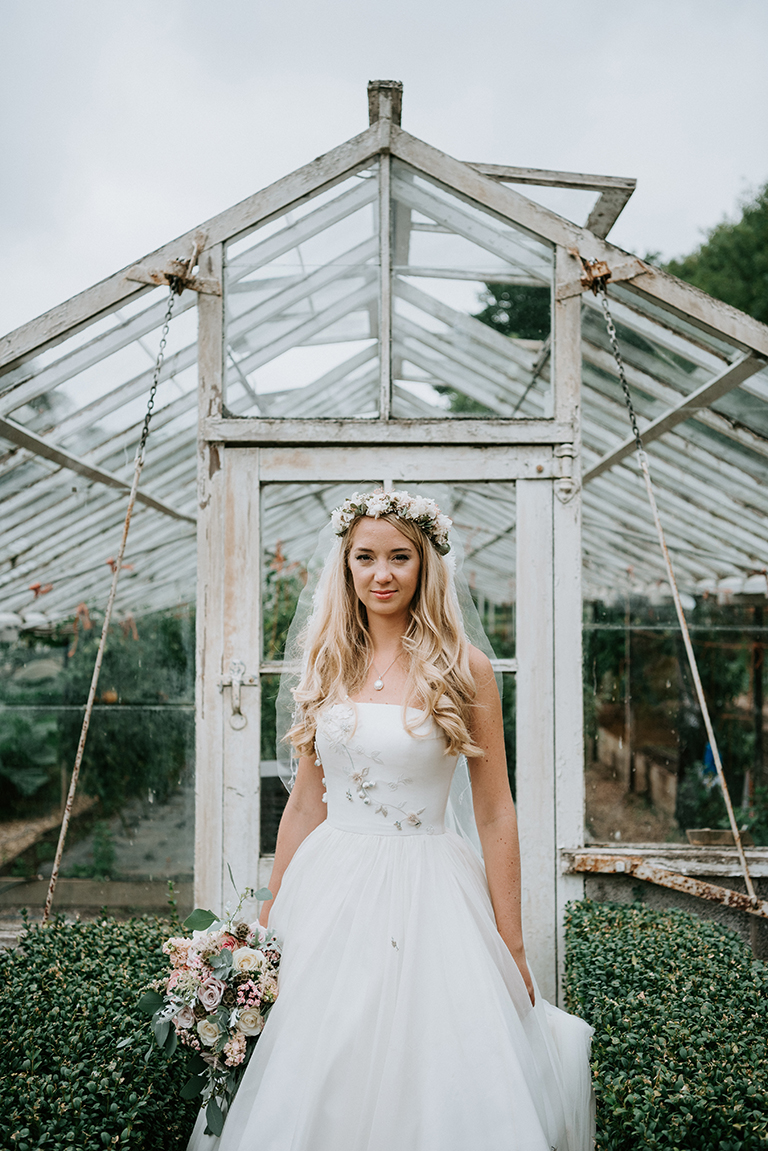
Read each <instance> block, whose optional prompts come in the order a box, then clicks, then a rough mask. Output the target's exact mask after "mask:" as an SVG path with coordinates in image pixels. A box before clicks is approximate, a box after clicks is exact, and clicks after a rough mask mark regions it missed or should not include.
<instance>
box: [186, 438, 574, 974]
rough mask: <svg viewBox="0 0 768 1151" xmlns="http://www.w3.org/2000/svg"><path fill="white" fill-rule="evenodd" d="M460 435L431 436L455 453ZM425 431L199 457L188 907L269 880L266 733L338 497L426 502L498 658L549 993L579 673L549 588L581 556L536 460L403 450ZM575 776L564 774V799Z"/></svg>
mask: <svg viewBox="0 0 768 1151" xmlns="http://www.w3.org/2000/svg"><path fill="white" fill-rule="evenodd" d="M460 428H461V425H458V424H454V425H451V427H450V428H449V429H443V430H442V431H443V434H445V432H446V431H449V432H453V438H454V439H458V438H459V437H458V436H457V435H456V433H457V432H460ZM426 432H427V429H425V428H421V429H419V428H418V427H416V428H414V427H413V426H412V425H411V427H409V428H408V429H403V430H401V432H400V437H401V438H402V439H410V440H411V442H410V443H408V442H401V443H400V444H393V443H392V442H391V441H392V438H393V437H394V435H395V434H397V433H396V432H395V430H394V429H389V431H386V430H385V431H383V432H380V433H379V439H384V438H385V436H386V437H387V439H388V441H389V442H387V443H386V444H384V443H381V442H376V439H377V437H376V435H375V434H373V433H374V428H373V427H371V429H370V431H369V436H370V438H371V440H372V442H371V443H370V444H369V445H368V446H366V447H360V446H354V445H351V444H349V445H344V444H341V445H340V444H338V443H337V444H334V445H329V444H325V445H322V444H321V445H317V444H314V445H311V446H310V445H304V446H301V447H297V446H296V445H293V444H290V445H286V446H279V445H277V444H274V443H273V444H271V445H265V446H263V447H253V446H240V445H238V444H233V443H224V442H220V443H209V444H208V445H207V451H208V453H209V467H208V468H207V474H208V503H207V506H206V516H205V525H206V526H205V530H204V532H203V533H202V534H201V555H200V598H199V608H198V610H199V612H200V613H201V619H200V621H199V633H198V634H199V637H200V643H201V650H200V653H199V654H200V677H199V698H198V704H199V712H198V715H199V728H198V731H199V736H198V765H199V766H198V790H197V857H196V858H197V862H196V900H197V903H198V904H203V905H206V906H212V907H219V906H221V905H222V903H223V902H226V900H227V899H231V898H232V897H233V896H234V894H235V892H234V889H233V888H232V885H231V881H230V878H229V869H230V868H231V870H232V874H233V876H234V879H235V883H236V884H237V886H238V887H240V888H242V887H245V886H246V885H248V886H254V887H256V886H258V885H259V884H263V883H265V882H266V881H267V880H268V877H269V869H270V866H271V858H270V856H271V852H272V851H273V850H274V832H275V828H276V822H277V818H278V817H279V811H280V808H281V806H282V802H281V798H280V797H281V794H282V785H281V784H280V783H279V780H278V778H277V763H276V759H277V757H278V756H280V755H285V752H281V751H280V750H279V749H278V750H277V752H276V751H275V744H274V726H273V725H274V698H275V693H276V685H277V682H278V677H279V675H280V673H281V671H282V670H283V664H282V662H281V661H282V654H283V651H282V640H283V638H284V635H285V629H286V626H287V623H288V622H289V620H290V616H291V614H292V611H293V605H294V604H295V600H296V596H297V594H298V591H299V590H300V587H301V586H302V582H303V574H304V572H305V571H306V568H307V566H308V564H309V562H310V560H311V558H312V553H313V551H314V547H315V542H316V539H317V534H318V532H319V530H320V529H321V528H322V527H323V526H324V525H325V524H326V523H327V519H328V515H329V513H330V510H331V509H332V508H333V507H334V506H335V505H336V504H338V503H339V502H340V501H341V500H342V499H343V498H344V496H345V495H347V494H349V493H350V492H351V491H354V490H370V488H372V487H374V486H377V485H383V486H385V487H387V488H389V487H392V486H395V487H401V486H403V487H407V488H408V490H410V491H411V492H424V493H429V494H431V495H433V496H435V498H437V499H438V501H439V503H440V505H441V507H443V508H445V510H446V511H447V513H448V514H449V515H451V516H452V518H453V519H454V522H455V524H456V528H457V530H458V532H459V533H460V534H461V536H462V542H463V544H464V548H465V552H466V560H465V572H466V574H467V577H468V579H469V581H470V585H471V586H472V588H473V592H474V594H475V595H476V599H477V604H478V608H479V610H480V613H481V615H482V617H483V622H484V624H485V626H486V629H487V631H488V633H489V635H490V637H491V640H492V643H493V644H494V648H495V650H496V652H497V659H496V661H495V665H496V668H497V670H498V671H499V672H501V674H502V677H503V681H504V696H505V716H506V719H507V737H508V753H509V758H510V761H511V763H512V765H513V766H514V764H515V763H516V765H517V770H516V778H513V784H516V791H517V804H518V811H519V818H520V824H521V838H522V849H523V856H524V870H525V876H526V879H525V892H526V908H525V916H526V935H527V940H528V948H529V951H530V954H531V957H532V961H533V962H535V964H536V968H537V971H538V972H539V978H540V980H541V983H542V986H543V988H545V993H546V994H550V995H552V994H554V993H555V970H556V968H555V963H556V947H557V941H556V933H555V929H554V924H555V923H556V920H557V905H558V902H559V903H562V902H563V901H564V900H565V899H566V898H569V897H572V895H573V894H578V892H577V891H573V892H570V894H569V888H568V886H567V885H568V883H569V880H568V878H567V877H560V876H558V874H557V866H556V847H557V839H558V838H559V837H558V819H557V813H558V809H562V811H563V816H562V818H565V819H567V818H569V812H568V807H569V806H570V807H571V808H573V807H575V809H576V814H577V818H578V819H580V818H581V802H580V799H579V797H578V796H574V797H571V799H570V804H569V803H568V802H567V799H566V797H567V787H568V783H567V777H568V776H569V774H570V773H567V772H564V771H563V770H562V767H563V765H564V764H565V761H566V758H567V757H568V756H571V757H573V758H574V759H575V761H576V763H575V764H574V766H578V764H580V758H579V756H580V747H579V745H578V740H579V739H580V735H579V731H580V728H579V724H578V716H579V715H580V710H579V705H580V681H579V668H578V642H577V640H576V652H577V658H576V660H574V657H573V652H572V651H569V650H568V643H569V642H574V639H573V632H574V631H575V634H576V637H578V628H579V623H580V616H579V610H578V579H577V578H575V577H574V578H569V576H568V574H567V573H566V574H564V577H563V578H561V579H560V580H559V581H558V580H557V579H556V578H555V568H556V565H557V563H558V552H559V551H562V550H563V549H565V550H567V551H569V552H572V549H574V548H576V549H578V524H577V516H576V514H575V512H574V509H573V506H572V505H569V504H563V503H561V502H560V501H559V500H558V499H557V498H556V497H555V492H554V482H555V480H554V477H553V473H554V471H555V467H556V457H555V456H554V453H553V447H552V445H551V444H540V445H530V444H527V445H523V444H516V445H511V444H507V445H490V446H484V447H476V446H473V445H470V444H461V443H456V442H454V443H453V444H444V443H443V444H440V445H427V446H424V445H423V444H418V443H413V440H414V439H418V438H419V437H424V435H425V433H426ZM354 434H355V435H359V428H358V429H355V431H354ZM577 558H578V551H577V550H576V555H575V556H574V555H569V556H568V557H566V556H562V557H560V562H561V564H562V566H563V568H564V571H565V569H568V571H569V572H570V573H571V576H572V574H573V573H576V572H578V563H577ZM558 618H559V619H560V621H561V625H560V627H559V630H557V640H556V621H557V619H558ZM574 664H575V666H574ZM558 715H559V724H560V732H559V734H558V732H557V726H558ZM558 759H559V760H560V765H559V766H560V769H561V770H560V773H559V774H560V787H559V789H558V787H556V761H557V760H558ZM580 778H581V774H580V772H579V771H577V772H575V773H574V780H575V786H576V787H578V781H579V780H580ZM283 799H284V795H283ZM571 814H572V812H571ZM561 842H562V840H561ZM260 864H261V866H260ZM576 883H578V880H577V881H576ZM572 886H573V884H572Z"/></svg>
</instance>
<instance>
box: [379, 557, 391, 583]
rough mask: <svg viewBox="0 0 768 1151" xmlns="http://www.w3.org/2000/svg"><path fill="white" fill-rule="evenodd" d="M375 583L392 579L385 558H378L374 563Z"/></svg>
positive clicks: (387, 581)
mask: <svg viewBox="0 0 768 1151" xmlns="http://www.w3.org/2000/svg"><path fill="white" fill-rule="evenodd" d="M375 575H376V583H389V581H390V580H391V579H392V571H391V569H390V566H389V564H388V562H387V561H386V560H379V562H378V563H377V564H376V571H375Z"/></svg>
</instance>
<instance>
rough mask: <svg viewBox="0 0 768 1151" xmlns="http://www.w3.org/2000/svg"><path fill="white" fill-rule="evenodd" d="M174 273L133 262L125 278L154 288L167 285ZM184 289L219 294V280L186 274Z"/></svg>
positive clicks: (173, 262) (173, 263) (212, 294)
mask: <svg viewBox="0 0 768 1151" xmlns="http://www.w3.org/2000/svg"><path fill="white" fill-rule="evenodd" d="M177 263H178V260H174V261H172V265H175V264H177ZM174 275H175V273H174V272H173V271H164V270H163V269H162V268H150V267H147V266H145V265H144V264H134V266H133V267H132V268H129V269H128V271H127V272H126V273H125V278H126V280H132V281H134V282H135V283H137V284H151V285H152V286H153V287H155V288H159V287H168V285H169V284H170V282H171V279H172V278H173V276H174ZM184 290H185V291H187V290H189V291H191V292H203V293H205V294H206V295H209V296H220V295H221V280H214V279H212V278H211V277H210V276H188V277H187V279H186V280H185V282H184Z"/></svg>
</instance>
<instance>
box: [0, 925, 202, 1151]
mask: <svg viewBox="0 0 768 1151" xmlns="http://www.w3.org/2000/svg"><path fill="white" fill-rule="evenodd" d="M169 934H171V931H170V925H169V924H168V923H164V922H162V921H161V920H158V919H153V918H143V919H134V920H131V921H130V922H129V923H118V922H117V921H115V920H113V919H105V920H103V921H101V922H99V923H71V924H65V923H63V922H61V921H58V920H57V921H55V922H53V923H51V924H49V925H48V926H47V927H45V928H41V927H39V926H37V925H35V926H32V927H31V928H30V929H29V930H28V931H27V934H26V935H25V936H24V938H23V940H22V946H21V948H20V949H19V950H17V951H13V952H6V953H4V954H2V955H0V981H2V986H3V994H2V996H0V1021H1V1024H0V1030H1V1032H2V1035H3V1043H2V1045H0V1147H2V1148H3V1151H5V1149H6V1148H7V1149H14V1151H32V1148H38V1147H42V1148H45V1149H46V1151H70V1149H71V1151H97V1149H98V1151H103V1149H104V1147H108V1146H117V1147H131V1148H141V1149H142V1151H155V1149H156V1151H161V1149H162V1151H174V1149H175V1148H179V1151H182V1149H183V1148H184V1147H185V1146H186V1142H187V1139H188V1138H189V1133H190V1130H191V1128H192V1124H193V1122H194V1118H195V1114H196V1112H197V1104H195V1103H186V1102H184V1101H183V1100H182V1099H181V1098H180V1095H179V1092H180V1089H181V1087H182V1086H183V1084H184V1082H185V1081H186V1078H187V1076H186V1073H185V1070H184V1066H183V1064H184V1061H183V1060H181V1059H171V1060H170V1061H169V1060H167V1059H166V1057H165V1055H164V1054H163V1053H162V1052H161V1051H160V1050H159V1048H157V1047H156V1045H155V1044H154V1041H153V1040H152V1037H151V1033H150V1029H149V1027H148V1024H147V1018H146V1016H145V1015H144V1014H143V1013H142V1012H140V1011H139V1010H138V1009H137V1007H136V1003H137V1000H138V998H139V995H140V993H141V990H142V988H143V987H144V986H145V985H146V984H147V983H148V982H149V981H151V980H153V979H156V978H158V976H159V975H160V974H161V973H162V972H163V971H164V970H166V969H167V966H168V960H167V958H166V956H165V955H163V954H162V952H161V950H160V947H161V944H162V942H163V940H164V939H165V938H167V937H168V935H169ZM123 1041H124V1042H125V1046H123V1047H120V1048H118V1043H120V1042H123ZM150 1044H151V1053H150V1054H149V1056H148V1058H145V1056H146V1055H147V1051H148V1050H150Z"/></svg>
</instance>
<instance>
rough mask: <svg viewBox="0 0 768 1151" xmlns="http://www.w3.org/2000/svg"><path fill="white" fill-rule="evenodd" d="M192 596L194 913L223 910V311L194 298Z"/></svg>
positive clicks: (208, 265)
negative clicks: (218, 422) (217, 436)
mask: <svg viewBox="0 0 768 1151" xmlns="http://www.w3.org/2000/svg"><path fill="white" fill-rule="evenodd" d="M222 262H223V248H222V245H221V244H217V245H215V246H214V247H211V248H209V249H208V250H207V251H206V252H204V253H203V255H202V257H201V271H202V272H203V273H204V274H206V275H212V276H220V275H221V273H222ZM198 345H199V354H198V373H199V383H198V396H199V407H198V441H197V452H198V456H197V463H198V472H197V475H198V491H197V499H198V513H197V514H198V529H197V544H198V548H197V557H198V584H197V586H198V592H197V615H196V628H197V637H196V646H197V653H196V678H195V714H196V724H195V744H196V763H195V906H196V907H210V908H212V909H215V910H216V911H219V909H221V908H222V906H223V894H224V892H223V882H222V860H223V857H224V840H223V822H224V816H223V802H224V799H223V786H224V772H223V764H222V758H223V751H224V732H223V708H222V698H221V695H220V693H219V691H218V688H217V680H218V678H219V677H220V676H221V674H222V671H223V667H222V647H223V642H224V618H223V598H224V593H223V587H222V581H223V578H224V565H223V563H222V562H221V557H222V555H223V552H224V539H225V530H224V473H223V464H224V448H223V446H222V445H221V444H211V443H209V442H208V441H207V440H206V439H205V437H204V436H203V434H202V429H203V427H204V424H205V421H206V420H207V419H210V418H212V417H213V418H215V417H219V416H220V415H221V410H222V395H223V364H224V308H223V301H222V299H221V297H218V296H199V297H198Z"/></svg>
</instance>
